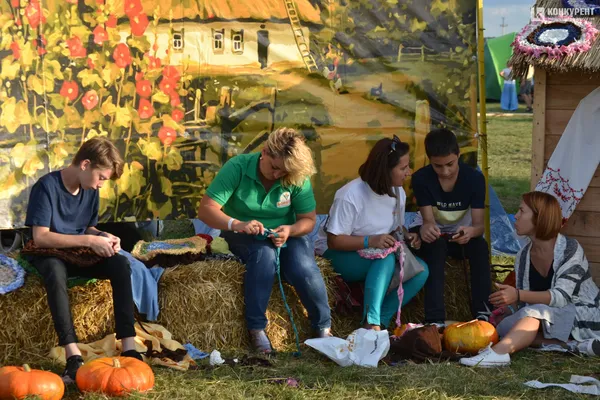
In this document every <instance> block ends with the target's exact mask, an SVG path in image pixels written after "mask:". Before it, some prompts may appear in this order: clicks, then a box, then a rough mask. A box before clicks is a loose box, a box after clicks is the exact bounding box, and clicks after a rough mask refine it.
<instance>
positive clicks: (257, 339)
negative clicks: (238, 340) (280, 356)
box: [248, 329, 273, 354]
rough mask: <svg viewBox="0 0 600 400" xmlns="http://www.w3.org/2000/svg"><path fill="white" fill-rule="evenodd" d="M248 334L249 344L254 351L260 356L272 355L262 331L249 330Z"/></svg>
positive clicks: (270, 347)
mask: <svg viewBox="0 0 600 400" xmlns="http://www.w3.org/2000/svg"><path fill="white" fill-rule="evenodd" d="M248 333H249V334H250V342H251V344H252V349H253V350H254V351H256V352H259V353H262V354H271V353H273V347H272V346H271V341H270V340H269V337H268V336H267V334H266V332H265V331H264V329H251V330H249V331H248Z"/></svg>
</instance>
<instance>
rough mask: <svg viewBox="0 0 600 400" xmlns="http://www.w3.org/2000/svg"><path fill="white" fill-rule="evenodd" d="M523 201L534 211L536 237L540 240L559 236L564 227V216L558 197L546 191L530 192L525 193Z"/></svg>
mask: <svg viewBox="0 0 600 400" xmlns="http://www.w3.org/2000/svg"><path fill="white" fill-rule="evenodd" d="M523 202H524V203H525V204H527V207H529V208H531V211H532V212H533V220H532V222H533V225H534V226H535V237H536V238H537V239H540V240H550V239H553V238H555V237H557V236H558V233H559V232H560V229H561V228H562V223H563V217H562V210H561V208H560V203H559V202H558V200H557V199H556V197H554V196H552V195H551V194H548V193H544V192H529V193H525V194H524V195H523Z"/></svg>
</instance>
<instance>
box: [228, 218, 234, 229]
mask: <svg viewBox="0 0 600 400" xmlns="http://www.w3.org/2000/svg"><path fill="white" fill-rule="evenodd" d="M234 221H235V218H229V222H227V230H229V231H230V230H231V229H232V227H233V222H234Z"/></svg>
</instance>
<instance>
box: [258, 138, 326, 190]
mask: <svg viewBox="0 0 600 400" xmlns="http://www.w3.org/2000/svg"><path fill="white" fill-rule="evenodd" d="M265 148H266V150H267V153H268V154H269V156H270V157H273V158H279V157H280V158H282V159H283V165H284V167H285V170H286V171H287V174H286V175H285V176H284V177H283V178H282V179H281V181H282V183H283V186H298V187H301V186H302V185H304V182H306V180H307V179H310V177H311V176H312V175H314V174H315V173H316V172H317V169H316V168H315V162H314V160H313V155H312V151H311V150H310V148H309V147H308V146H307V145H306V142H305V140H304V137H303V136H302V134H300V133H299V132H298V131H296V130H295V129H292V128H279V129H277V130H275V131H274V132H272V133H271V134H270V135H269V138H268V139H267V143H266V145H265Z"/></svg>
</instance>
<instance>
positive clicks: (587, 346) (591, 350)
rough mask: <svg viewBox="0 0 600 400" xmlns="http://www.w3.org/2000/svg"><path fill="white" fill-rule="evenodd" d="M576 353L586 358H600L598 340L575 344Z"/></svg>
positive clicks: (599, 341)
mask: <svg viewBox="0 0 600 400" xmlns="http://www.w3.org/2000/svg"><path fill="white" fill-rule="evenodd" d="M577 352H578V353H579V354H583V355H586V356H592V357H597V356H600V340H598V339H588V340H584V341H583V342H579V343H577Z"/></svg>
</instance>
